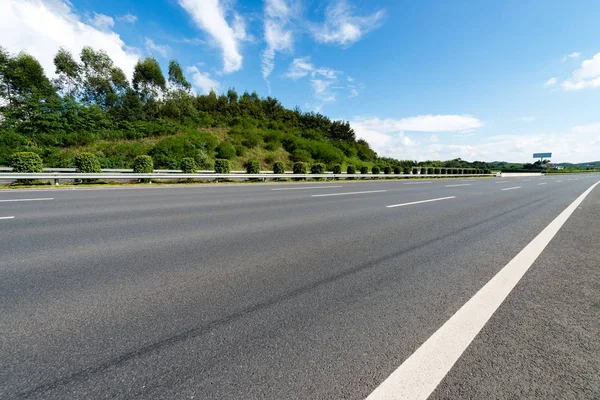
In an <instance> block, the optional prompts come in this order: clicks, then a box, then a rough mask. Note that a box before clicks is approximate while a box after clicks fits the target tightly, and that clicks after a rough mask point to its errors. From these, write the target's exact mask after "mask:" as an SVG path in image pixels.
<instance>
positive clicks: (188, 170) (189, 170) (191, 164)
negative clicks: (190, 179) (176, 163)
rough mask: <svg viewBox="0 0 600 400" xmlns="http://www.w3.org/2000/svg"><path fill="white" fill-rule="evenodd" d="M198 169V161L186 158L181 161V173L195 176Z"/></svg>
mask: <svg viewBox="0 0 600 400" xmlns="http://www.w3.org/2000/svg"><path fill="white" fill-rule="evenodd" d="M197 169H198V165H196V160H194V159H193V158H192V157H185V158H182V159H181V171H182V172H183V173H184V174H194V173H196V170H197Z"/></svg>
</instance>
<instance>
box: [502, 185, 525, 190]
mask: <svg viewBox="0 0 600 400" xmlns="http://www.w3.org/2000/svg"><path fill="white" fill-rule="evenodd" d="M514 189H521V186H515V187H509V188H504V189H502V190H514Z"/></svg>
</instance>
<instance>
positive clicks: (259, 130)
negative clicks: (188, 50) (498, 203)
mask: <svg viewBox="0 0 600 400" xmlns="http://www.w3.org/2000/svg"><path fill="white" fill-rule="evenodd" d="M54 64H55V69H56V76H57V78H56V79H54V80H50V79H49V78H48V77H47V76H46V74H45V72H44V70H43V68H42V67H41V65H40V63H39V62H38V61H37V60H36V59H35V58H34V57H32V56H31V55H29V54H27V53H19V54H9V53H8V52H7V51H5V50H4V49H1V48H0V165H1V166H17V167H18V168H20V169H21V170H22V168H23V166H24V165H30V166H31V168H32V169H31V171H33V170H38V169H39V167H40V164H39V162H38V161H39V160H38V158H36V157H39V159H41V161H42V162H43V166H44V167H61V168H77V169H78V170H79V171H84V172H98V171H99V170H100V169H110V168H116V169H129V168H134V170H135V171H138V172H146V171H150V170H151V169H152V168H155V169H181V170H184V171H185V172H193V171H194V170H196V169H210V170H215V171H231V170H247V171H257V170H258V171H260V170H269V171H290V170H294V171H296V170H302V171H310V172H312V173H318V172H315V171H333V170H335V171H337V172H340V171H343V172H346V171H348V172H351V171H358V172H360V173H364V172H363V171H365V172H376V171H377V173H379V172H383V173H385V174H391V173H411V172H413V171H417V168H418V169H419V170H420V171H421V174H433V173H436V172H435V171H440V172H439V173H452V172H451V171H456V173H475V172H479V171H481V173H483V172H488V171H489V166H488V165H487V164H486V163H484V162H473V163H470V162H467V161H464V160H461V159H456V160H450V161H425V162H416V161H412V160H396V159H392V158H386V157H379V156H378V155H377V154H376V153H375V152H374V151H373V150H372V149H371V147H370V146H369V144H368V143H367V142H366V141H364V140H361V139H357V138H356V135H355V132H354V130H353V129H352V127H351V126H350V124H349V123H348V122H345V121H332V120H331V119H329V118H328V117H326V116H324V115H322V114H320V113H314V112H303V111H301V110H300V109H299V108H295V109H293V110H290V109H287V108H285V107H283V106H282V105H281V103H280V102H279V101H278V100H277V99H276V98H273V97H266V98H264V97H260V96H259V95H258V94H257V93H256V92H252V93H248V92H243V93H241V94H240V93H238V92H236V90H235V89H233V88H231V89H229V90H228V91H227V92H226V93H222V94H217V93H215V92H214V91H211V92H210V93H208V94H194V93H193V92H192V89H191V85H190V83H189V82H188V81H187V79H186V78H185V76H184V74H183V71H182V68H181V67H180V65H179V63H178V62H177V61H175V60H172V61H171V62H170V63H169V69H168V71H167V73H166V76H165V74H164V73H163V71H162V70H161V67H160V65H159V64H158V62H157V61H156V60H155V59H154V58H144V59H141V60H139V61H138V63H137V65H136V66H135V69H134V72H133V79H132V80H131V82H129V81H128V79H127V77H126V76H125V74H124V73H123V71H122V70H121V69H120V68H118V67H117V66H116V65H115V64H114V62H113V61H112V60H111V59H110V57H109V56H108V55H107V54H106V53H105V52H103V51H97V50H95V49H92V48H90V47H86V48H84V49H83V50H82V52H81V54H79V55H77V57H76V56H74V55H73V54H70V53H69V52H67V51H65V50H62V49H61V50H60V51H59V52H58V53H57V54H56V56H55V58H54ZM16 153H21V155H20V156H19V155H17V156H15V154H16ZM23 171H25V170H23Z"/></svg>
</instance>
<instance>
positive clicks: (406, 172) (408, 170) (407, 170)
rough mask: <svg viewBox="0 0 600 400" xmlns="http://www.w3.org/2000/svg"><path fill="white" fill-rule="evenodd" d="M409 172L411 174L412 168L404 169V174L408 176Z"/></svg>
mask: <svg viewBox="0 0 600 400" xmlns="http://www.w3.org/2000/svg"><path fill="white" fill-rule="evenodd" d="M411 172H412V167H404V173H405V174H407V175H410V173H411Z"/></svg>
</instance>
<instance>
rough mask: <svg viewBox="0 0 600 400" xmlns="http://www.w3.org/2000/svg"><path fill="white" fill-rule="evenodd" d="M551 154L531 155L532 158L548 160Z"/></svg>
mask: <svg viewBox="0 0 600 400" xmlns="http://www.w3.org/2000/svg"><path fill="white" fill-rule="evenodd" d="M550 157H552V153H533V158H550Z"/></svg>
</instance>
